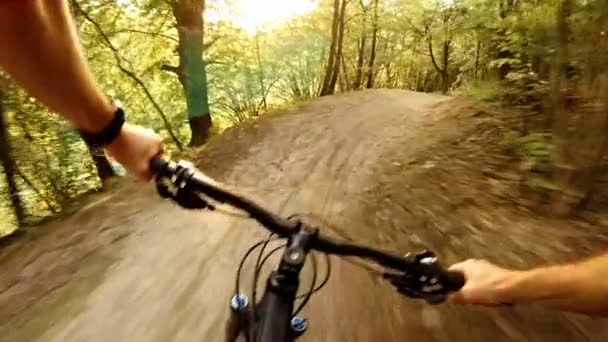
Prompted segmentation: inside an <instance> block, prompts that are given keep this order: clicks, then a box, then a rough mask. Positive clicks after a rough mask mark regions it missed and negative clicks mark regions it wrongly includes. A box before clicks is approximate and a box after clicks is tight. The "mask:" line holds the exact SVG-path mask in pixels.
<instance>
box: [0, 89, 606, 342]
mask: <svg viewBox="0 0 608 342" xmlns="http://www.w3.org/2000/svg"><path fill="white" fill-rule="evenodd" d="M448 101H450V98H449V97H444V96H438V95H429V94H420V93H411V92H405V91H396V90H395V91H393V90H390V91H389V90H373V91H364V92H359V93H355V94H348V95H343V96H336V97H331V98H322V99H320V100H317V101H315V102H314V103H312V104H308V105H305V106H303V107H302V108H300V109H299V110H297V111H295V112H294V113H291V114H288V115H283V116H278V117H272V118H262V119H260V120H259V121H258V122H256V123H254V124H252V125H247V126H244V127H239V128H235V129H233V130H231V131H230V132H228V133H226V134H224V135H223V136H221V137H218V138H217V139H216V140H215V141H213V142H212V143H211V144H210V145H209V146H208V147H207V148H206V149H205V151H204V152H203V157H202V160H201V161H200V167H201V169H202V170H204V171H207V172H208V173H210V174H211V175H212V176H214V177H216V178H218V179H219V180H221V181H223V182H224V183H227V184H230V185H233V186H235V187H238V188H239V189H241V190H242V191H243V192H245V193H248V194H250V195H251V196H252V197H253V198H255V199H258V200H260V201H262V202H263V203H266V204H267V206H268V207H269V208H271V209H275V210H278V211H280V212H281V213H283V214H285V215H288V214H292V213H307V214H313V215H316V216H320V217H322V218H323V219H324V220H325V221H328V222H329V223H330V224H331V226H333V227H337V228H335V230H334V231H333V232H334V233H336V234H341V235H348V236H349V237H352V238H356V239H360V240H361V241H362V242H368V243H373V244H376V245H381V246H383V247H385V248H387V249H396V248H402V249H403V250H404V251H405V250H409V249H411V248H414V247H419V246H421V245H425V244H427V245H431V247H433V248H435V249H437V250H438V251H439V253H440V254H441V255H446V256H447V257H448V259H449V261H452V262H453V261H456V260H457V259H458V258H460V257H465V256H467V255H466V253H467V252H468V251H467V250H466V249H463V248H462V246H461V245H459V244H458V243H456V242H454V238H453V237H454V236H462V235H464V234H467V232H466V229H463V228H462V227H460V226H450V225H449V224H446V225H445V226H433V225H429V224H427V223H424V224H423V223H421V222H418V221H415V219H416V217H415V216H416V215H414V214H412V211H415V210H417V207H415V206H408V205H409V203H403V202H400V201H399V200H397V199H396V198H397V197H398V195H397V196H393V199H392V200H390V201H389V202H390V203H386V205H385V203H384V202H383V201H384V200H386V196H384V195H380V192H382V194H385V195H386V194H389V195H390V193H391V191H392V189H399V191H408V188H409V185H408V184H405V183H403V184H394V180H395V179H398V177H399V174H390V173H389V175H391V177H393V178H390V179H388V178H387V177H388V176H386V175H385V174H384V172H385V169H386V168H387V167H390V166H391V165H396V166H402V165H408V164H409V163H411V164H415V163H416V162H417V160H416V156H419V155H420V154H421V153H424V152H425V151H427V150H428V149H429V148H430V147H432V146H434V145H436V144H438V143H439V142H440V141H441V140H442V139H446V138H447V137H450V136H458V135H459V134H461V133H462V132H460V131H458V130H459V129H461V128H462V129H464V128H463V126H458V125H456V126H455V125H453V124H450V125H447V124H446V123H445V122H446V121H445V120H444V119H446V117H448V116H449V115H450V114H449V113H450V111H444V110H439V109H440V108H444V109H445V108H449V107H450V106H451V105H450V102H448ZM452 101H453V100H452ZM438 106H439V107H438ZM441 106H443V107H441ZM438 108H439V109H438ZM446 120H450V118H447V119H446ZM393 171H394V170H393ZM401 172H402V171H399V173H401ZM403 172H404V173H405V171H403ZM402 178H403V177H402ZM391 182H393V183H391ZM387 184H388V185H387ZM390 184H392V185H394V187H393V186H391V185H390ZM383 186H388V187H390V189H386V188H382V187H383ZM403 186H405V188H404V187H403ZM414 190H415V189H414ZM413 193H416V194H419V192H413ZM393 195H394V194H393ZM421 196H422V195H421ZM410 197H411V198H406V199H407V200H412V201H415V200H416V198H412V196H410ZM421 198H422V197H421ZM424 200H425V201H427V202H426V203H425V206H424V208H431V209H432V208H433V206H434V204H433V203H434V202H433V200H434V199H433V198H431V196H430V195H428V196H426V197H424ZM421 207H422V204H421ZM399 210H401V211H405V212H407V211H409V212H410V213H409V214H407V213H406V214H404V213H401V214H400V213H399ZM408 215H409V216H408ZM408 218H411V219H412V220H413V221H409V222H408V221H401V220H403V219H408ZM53 226H55V227H53ZM445 227H448V228H445ZM45 229H48V230H49V233H48V234H45V235H44V236H42V237H40V238H39V239H37V240H36V241H33V242H29V243H28V244H27V245H24V246H23V247H22V248H21V249H18V250H17V249H13V250H11V251H9V252H7V251H4V252H3V253H2V254H0V263H1V264H2V265H1V266H0V267H2V269H3V272H2V275H1V276H0V341H196V340H199V341H219V340H220V336H221V331H222V329H223V325H222V323H223V321H224V320H225V317H226V314H227V310H226V307H227V299H228V298H229V295H230V293H231V291H232V289H233V282H234V272H235V270H236V266H237V264H238V262H239V260H240V257H241V255H242V254H243V253H244V252H245V251H246V249H247V248H248V247H249V245H251V244H252V243H253V241H254V240H255V239H256V238H260V237H263V236H264V231H263V230H261V229H259V228H257V227H256V226H255V224H253V223H252V222H249V221H246V220H242V219H237V218H232V217H227V216H224V215H222V214H219V213H209V212H204V213H199V212H186V211H183V210H180V209H178V208H176V207H175V206H174V205H172V204H170V203H167V202H162V201H160V200H158V199H157V198H156V197H155V194H154V193H153V189H150V188H144V187H142V186H141V185H138V184H128V185H126V186H125V188H124V189H123V190H121V191H120V193H118V194H112V195H110V197H108V198H106V200H105V201H102V203H98V204H97V205H95V206H94V207H93V208H89V209H87V210H81V211H80V212H79V213H78V214H76V215H74V216H72V217H70V218H68V219H65V220H62V221H57V222H54V223H52V224H51V226H50V227H45ZM445 229H448V231H442V230H445ZM449 229H454V231H449ZM491 238H493V239H498V240H499V239H500V237H499V236H492V237H491ZM523 238H524V239H525V237H523ZM486 243H488V244H490V245H491V244H492V243H493V241H486ZM501 248H502V247H501ZM566 252H567V250H566ZM321 265H322V263H321ZM332 274H333V276H332V278H331V280H330V283H329V285H328V286H327V287H326V288H325V289H324V290H323V291H322V292H321V293H320V294H319V295H317V296H316V297H313V299H312V301H311V303H310V305H309V306H308V309H307V310H306V314H307V315H308V316H310V318H311V326H310V329H309V331H308V332H307V334H306V335H305V337H304V338H303V339H302V340H303V341H372V340H379V341H407V340H411V341H448V340H450V341H452V340H454V341H465V340H466V341H488V340H490V339H493V340H495V341H584V340H596V341H600V340H606V335H604V336H603V337H602V335H601V334H602V333H603V330H602V329H603V328H604V324H605V323H604V322H602V321H592V320H589V319H585V318H581V317H578V316H573V315H562V314H554V313H548V312H547V311H544V310H539V309H534V308H533V309H529V308H516V309H492V310H488V309H478V308H455V307H451V306H449V305H444V306H441V307H429V306H425V305H423V304H422V303H420V302H416V301H411V300H407V299H404V298H402V297H400V296H398V295H396V294H395V293H394V291H392V289H390V288H389V287H388V286H387V285H386V284H384V283H383V282H381V281H378V280H377V279H374V278H372V277H371V276H369V275H368V274H366V273H365V272H364V271H362V270H359V269H357V268H355V267H353V266H352V265H350V264H346V263H341V262H339V261H338V260H336V259H334V261H333V272H332ZM306 280H307V279H306V277H305V279H304V280H303V283H304V284H305V283H306ZM248 283H249V282H247V284H248Z"/></svg>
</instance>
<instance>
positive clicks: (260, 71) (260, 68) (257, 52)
mask: <svg viewBox="0 0 608 342" xmlns="http://www.w3.org/2000/svg"><path fill="white" fill-rule="evenodd" d="M259 36H260V34H259V32H256V34H255V57H256V61H257V64H258V81H259V82H260V94H261V95H262V101H261V103H262V106H263V107H264V110H265V111H267V110H268V102H267V101H266V85H265V84H264V66H263V64H262V57H261V56H260V38H259Z"/></svg>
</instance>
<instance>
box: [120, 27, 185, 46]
mask: <svg viewBox="0 0 608 342" xmlns="http://www.w3.org/2000/svg"><path fill="white" fill-rule="evenodd" d="M129 32H131V33H139V34H145V35H149V36H154V37H160V38H165V39H169V40H172V41H174V42H176V43H177V42H178V40H177V38H175V37H173V36H170V35H168V34H164V33H160V32H148V31H140V30H134V29H122V30H118V31H114V32H111V33H110V34H109V35H115V34H119V33H129Z"/></svg>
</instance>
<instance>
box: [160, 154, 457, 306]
mask: <svg viewBox="0 0 608 342" xmlns="http://www.w3.org/2000/svg"><path fill="white" fill-rule="evenodd" d="M151 169H152V171H153V172H154V173H155V174H156V176H157V179H158V178H159V177H160V178H165V179H169V180H170V181H171V183H172V184H173V185H174V186H175V187H176V188H177V189H178V191H182V192H183V191H184V190H186V192H189V191H194V192H197V193H201V194H203V195H205V196H207V197H209V198H211V199H213V200H214V201H217V202H220V203H225V204H229V205H231V206H233V207H235V208H238V209H240V210H243V211H244V212H246V213H247V214H248V215H249V216H250V217H251V218H253V219H255V220H256V221H258V222H259V223H260V224H261V225H263V226H264V227H266V228H267V229H268V230H269V231H271V232H273V233H274V234H276V235H278V236H280V237H283V238H288V237H290V236H291V234H292V233H294V232H295V230H296V229H297V227H298V224H299V223H298V222H292V221H288V220H286V219H283V218H281V217H279V216H277V215H275V214H273V213H272V212H270V211H268V210H267V209H264V208H263V207H261V206H259V205H258V204H256V203H255V202H253V201H252V200H250V199H248V198H246V197H244V196H242V195H240V194H237V193H235V192H232V191H230V190H228V189H225V188H224V187H222V186H221V185H220V184H219V183H217V182H215V181H214V180H212V179H211V178H209V177H207V176H205V175H204V174H202V173H200V172H199V171H197V170H196V169H195V168H194V167H193V166H192V165H191V164H184V163H183V162H182V163H175V162H173V161H166V160H164V159H161V158H155V159H153V160H152V162H151ZM174 199H175V200H176V201H177V199H176V198H174ZM199 200H200V198H199ZM202 201H203V202H202V203H201V206H198V207H197V208H205V207H206V206H208V205H207V203H206V202H205V201H204V200H202ZM178 202H179V201H178ZM180 204H181V203H180ZM182 206H183V205H182ZM311 249H314V250H317V251H319V252H324V253H327V254H334V255H339V256H355V257H360V258H364V259H368V260H371V261H374V262H376V263H377V264H379V265H382V266H384V267H387V268H390V269H392V270H395V271H398V272H402V273H398V274H390V273H385V277H386V278H389V279H390V280H391V282H392V283H393V285H395V286H396V287H397V288H398V289H399V292H404V291H405V292H407V293H405V294H407V295H409V296H416V295H418V296H422V295H423V294H424V293H417V294H416V293H412V292H411V291H410V290H411V289H409V288H405V289H404V288H403V287H408V286H411V285H412V284H413V282H418V283H424V284H420V286H418V287H420V288H421V289H422V290H423V292H424V289H425V288H426V287H425V286H431V287H432V286H436V285H441V291H443V292H444V294H446V293H447V292H452V291H456V290H458V289H460V288H461V287H462V286H463V285H464V283H465V278H464V275H463V274H462V273H459V272H450V271H447V270H445V269H444V268H442V267H441V266H440V265H439V264H438V263H437V262H436V258H435V257H434V254H432V253H430V252H425V253H422V254H418V255H406V256H399V255H394V254H391V253H387V252H384V251H381V250H378V249H374V248H370V247H366V246H362V245H357V244H354V243H349V242H343V241H338V240H336V239H333V238H329V237H326V236H322V235H320V234H318V235H317V236H316V238H315V240H314V241H313V242H312V244H311ZM422 278H425V279H427V280H428V281H430V282H427V281H426V280H423V279H422ZM422 285H424V286H422ZM402 290H403V291H402Z"/></svg>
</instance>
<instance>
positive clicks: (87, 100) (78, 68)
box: [0, 0, 114, 132]
mask: <svg viewBox="0 0 608 342" xmlns="http://www.w3.org/2000/svg"><path fill="white" fill-rule="evenodd" d="M0 23H1V24H0V65H1V66H2V68H3V69H4V70H6V71H7V72H8V73H9V74H10V75H11V77H12V78H13V79H14V80H15V81H16V82H17V83H18V84H19V85H20V86H21V87H23V88H24V89H25V90H26V91H27V92H28V93H29V94H30V95H32V96H34V97H36V98H38V99H39V100H40V101H41V102H42V103H44V104H45V105H47V106H48V107H49V108H50V109H51V110H52V111H54V112H57V113H61V114H62V115H63V116H64V117H65V118H66V119H68V120H69V121H70V122H72V123H73V124H74V125H75V126H76V127H78V128H80V129H82V130H85V131H90V132H96V131H100V130H102V129H103V127H105V125H106V124H107V123H108V122H109V121H110V120H111V118H112V114H113V112H114V107H113V105H112V103H111V102H110V100H109V99H108V98H107V97H106V96H105V95H104V94H103V93H102V92H101V91H100V90H99V89H98V88H97V87H96V85H95V81H94V80H93V76H92V74H91V72H90V71H89V68H88V66H87V63H86V60H85V59H84V57H83V53H82V49H81V48H80V44H79V41H78V36H77V34H76V29H75V25H74V23H73V20H72V18H71V16H70V12H69V9H68V6H67V2H66V1H65V0H12V1H0Z"/></svg>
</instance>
